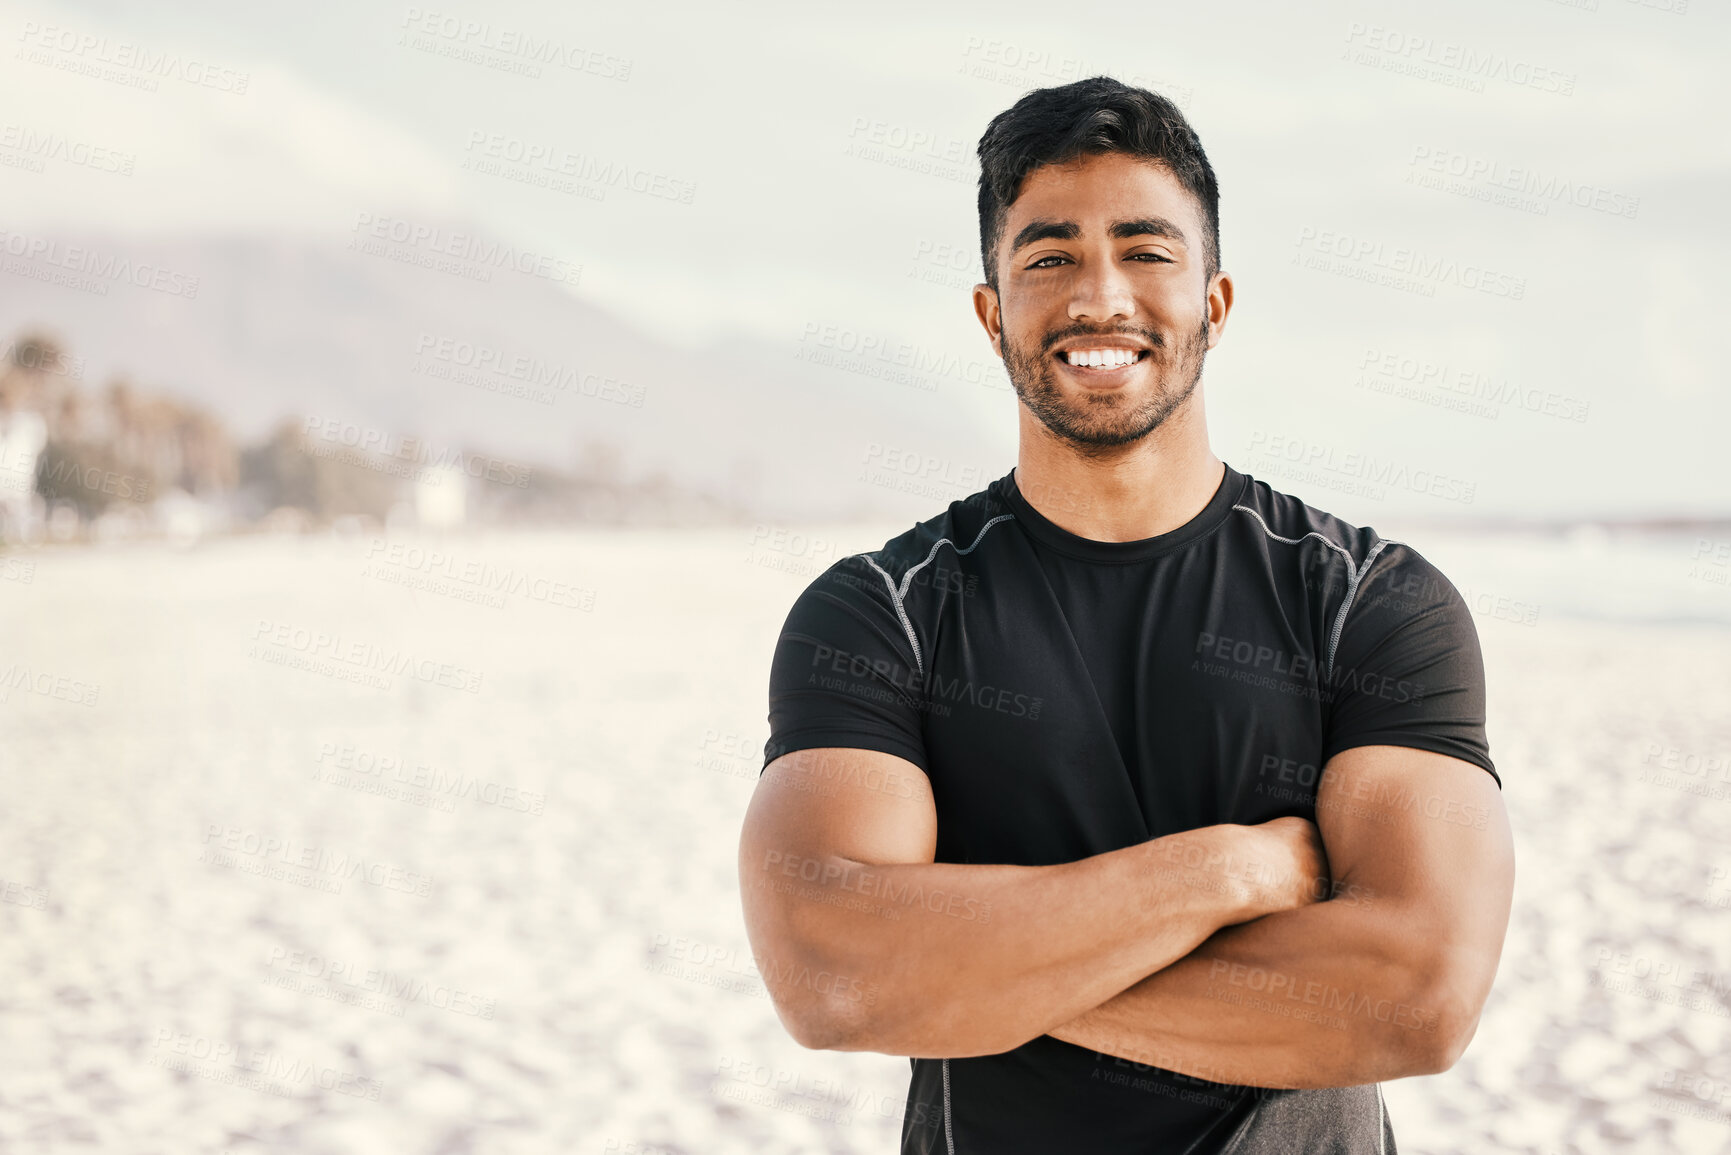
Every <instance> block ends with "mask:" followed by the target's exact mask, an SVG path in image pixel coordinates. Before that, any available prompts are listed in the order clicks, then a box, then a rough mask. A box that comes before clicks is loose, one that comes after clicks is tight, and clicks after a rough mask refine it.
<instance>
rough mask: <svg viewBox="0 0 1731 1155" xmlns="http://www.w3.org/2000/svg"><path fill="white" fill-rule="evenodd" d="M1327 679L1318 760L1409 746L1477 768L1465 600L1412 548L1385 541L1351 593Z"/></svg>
mask: <svg viewBox="0 0 1731 1155" xmlns="http://www.w3.org/2000/svg"><path fill="white" fill-rule="evenodd" d="M1352 593H1353V598H1352V601H1351V602H1350V603H1349V604H1348V606H1347V610H1346V616H1345V618H1344V620H1343V622H1342V624H1341V626H1340V637H1339V641H1338V643H1337V644H1336V646H1335V648H1334V660H1333V665H1332V667H1331V669H1330V671H1329V673H1328V678H1327V681H1328V685H1329V688H1330V692H1329V695H1328V698H1329V709H1328V721H1327V728H1326V737H1325V740H1324V749H1323V758H1324V759H1325V760H1326V759H1328V758H1332V757H1334V755H1336V754H1338V753H1340V752H1341V751H1342V750H1349V749H1351V748H1353V747H1355V746H1410V747H1413V748H1415V749H1419V750H1429V751H1432V752H1434V753H1437V754H1446V755H1448V756H1450V757H1452V758H1459V759H1461V760H1462V761H1465V762H1471V763H1473V764H1474V765H1475V766H1480V767H1482V768H1483V769H1484V770H1485V771H1487V772H1488V773H1489V774H1490V775H1491V777H1492V778H1494V779H1496V782H1497V785H1498V786H1499V787H1500V786H1501V785H1502V778H1501V777H1500V776H1499V775H1498V774H1497V770H1496V767H1495V766H1494V765H1493V764H1492V762H1491V755H1490V744H1489V742H1488V741H1487V739H1486V737H1485V669H1484V658H1483V656H1482V654H1481V653H1480V650H1479V635H1478V630H1477V629H1476V628H1475V627H1474V625H1473V619H1472V613H1471V612H1470V611H1469V609H1468V608H1467V604H1466V601H1465V599H1463V598H1462V597H1461V595H1460V593H1459V592H1458V591H1457V590H1456V589H1455V587H1454V585H1453V584H1452V583H1450V582H1449V580H1448V579H1447V578H1446V577H1444V576H1443V575H1442V572H1441V571H1440V570H1438V569H1437V568H1436V567H1435V566H1433V565H1431V564H1430V562H1428V561H1426V560H1425V559H1424V558H1423V557H1422V556H1420V555H1419V554H1418V553H1417V552H1416V551H1415V550H1413V549H1411V548H1410V547H1408V546H1406V545H1403V544H1400V543H1398V542H1390V543H1388V544H1387V545H1386V546H1385V548H1384V549H1383V551H1382V552H1381V553H1380V554H1378V555H1377V557H1376V558H1375V559H1373V561H1372V563H1371V565H1370V567H1369V569H1368V570H1367V571H1366V573H1365V576H1364V577H1363V578H1362V579H1360V581H1359V583H1358V586H1357V588H1356V589H1355V590H1353V591H1352Z"/></svg>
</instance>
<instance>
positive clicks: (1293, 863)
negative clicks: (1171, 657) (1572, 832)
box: [739, 746, 1514, 1087]
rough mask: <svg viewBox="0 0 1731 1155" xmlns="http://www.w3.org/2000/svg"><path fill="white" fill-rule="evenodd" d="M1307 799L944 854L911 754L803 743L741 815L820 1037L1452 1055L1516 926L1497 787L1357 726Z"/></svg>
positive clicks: (1264, 1078) (753, 882)
mask: <svg viewBox="0 0 1731 1155" xmlns="http://www.w3.org/2000/svg"><path fill="white" fill-rule="evenodd" d="M1316 816H1317V818H1316V824H1315V825H1314V826H1312V824H1311V823H1309V822H1307V821H1305V820H1304V819H1300V818H1281V819H1276V820H1274V821H1272V822H1267V823H1263V824H1261V825H1257V826H1237V825H1230V824H1223V825H1219V826H1209V827H1203V828H1200V829H1197V830H1191V831H1186V832H1184V833H1181V834H1173V835H1168V836H1166V837H1163V838H1157V839H1152V840H1150V841H1148V842H1143V843H1140V844H1138V845H1135V846H1129V847H1125V848H1123V849H1120V850H1115V851H1112V852H1110V853H1107V854H1100V855H1095V856H1094V857H1091V858H1085V859H1082V860H1080V861H1077V862H1070V863H1063V864H1060V865H1056V866H1040V867H1031V866H1007V865H976V864H958V863H940V862H934V861H933V858H934V856H935V853H936V846H937V814H936V809H935V807H934V806H933V802H932V794H931V788H930V784H929V782H928V781H927V779H926V776H925V775H924V774H923V773H922V772H921V771H920V770H919V768H918V767H916V766H914V765H913V764H912V763H910V762H907V761H906V760H904V759H901V758H897V757H894V756H893V755H889V754H883V753H878V752H876V751H869V750H859V749H844V748H826V749H817V750H803V751H797V752H795V753H792V754H788V755H785V756H783V757H781V758H778V759H777V760H776V761H775V762H773V763H771V764H770V766H769V767H768V768H767V769H766V770H765V771H764V774H763V777H762V779H761V780H760V782H759V785H758V788H757V792H756V794H755V795H754V796H753V798H752V802H751V806H750V808H749V810H748V811H747V814H746V819H745V825H744V830H743V833H742V836H741V839H740V854H739V870H740V893H741V897H742V901H743V904H744V909H745V921H746V933H747V936H748V937H749V939H750V941H751V947H752V952H753V954H754V956H755V957H756V959H757V963H758V969H759V971H760V973H762V975H763V976H764V982H765V985H766V986H767V988H768V990H769V993H770V997H771V998H772V999H773V1000H774V1002H775V1006H776V1010H777V1013H778V1014H779V1015H780V1016H781V1019H782V1022H783V1023H784V1024H785V1025H786V1027H787V1028H788V1031H789V1032H790V1033H791V1034H792V1035H793V1037H794V1039H795V1040H797V1041H798V1042H799V1043H801V1044H802V1045H804V1046H807V1047H812V1048H817V1049H828V1050H845V1051H878V1052H883V1053H886V1054H892V1055H910V1056H916V1057H929V1058H940V1057H949V1058H962V1057H966V1056H970V1055H989V1054H998V1053H1001V1052H1003V1051H1008V1050H1011V1049H1013V1048H1015V1047H1017V1046H1020V1045H1021V1044H1023V1043H1025V1042H1027V1041H1029V1040H1030V1039H1034V1038H1037V1037H1038V1036H1040V1035H1043V1034H1049V1035H1052V1036H1053V1037H1055V1038H1058V1039H1062V1040H1064V1041H1066V1042H1070V1043H1074V1044H1077V1045H1079V1046H1085V1047H1089V1048H1091V1049H1093V1050H1096V1051H1100V1052H1102V1053H1106V1054H1111V1055H1117V1056H1120V1057H1122V1058H1126V1059H1131V1060H1134V1061H1137V1062H1143V1063H1150V1064H1153V1065H1156V1066H1160V1067H1164V1068H1167V1069H1170V1070H1174V1071H1178V1072H1180V1073H1182V1074H1186V1075H1192V1076H1196V1077H1199V1078H1206V1079H1211V1080H1214V1081H1217V1082H1223V1083H1239V1084H1246V1085H1252V1086H1263V1087H1335V1086H1353V1085H1358V1084H1363V1083H1370V1082H1377V1081H1380V1080H1383V1079H1390V1078H1399V1077H1402V1076H1406V1075H1415V1074H1429V1073H1433V1072H1437V1071H1442V1070H1446V1069H1447V1068H1448V1067H1449V1066H1452V1065H1453V1063H1454V1062H1455V1060H1456V1059H1457V1058H1458V1057H1459V1056H1460V1053H1461V1052H1462V1051H1463V1050H1464V1049H1465V1047H1466V1045H1467V1042H1468V1041H1469V1040H1470V1039H1471V1038H1472V1034H1473V1031H1474V1029H1475V1028H1476V1026H1477V1024H1478V1016H1479V1011H1480V1009H1481V1008H1482V1007H1483V1005H1484V1000H1485V996H1486V995H1487V994H1488V993H1489V990H1490V986H1491V981H1492V979H1493V977H1494V976H1495V973H1496V966H1497V958H1498V955H1499V953H1500V951H1501V949H1502V942H1503V935H1504V932H1505V930H1506V929H1507V926H1508V916H1509V905H1510V901H1511V897H1512V891H1513V882H1514V856H1513V848H1512V840H1511V836H1510V832H1509V826H1508V819H1507V816H1506V814H1505V812H1504V809H1503V805H1502V797H1501V792H1500V791H1499V790H1498V789H1497V786H1496V784H1495V782H1493V781H1492V780H1491V777H1490V775H1488V774H1486V773H1485V772H1484V771H1483V770H1482V769H1480V768H1478V767H1477V766H1473V765H1471V764H1469V763H1466V762H1462V761H1460V760H1458V759H1454V758H1449V757H1446V756H1444V755H1440V754H1432V753H1429V752H1426V751H1422V750H1413V749H1406V748H1403V747H1394V746H1364V747H1358V748H1355V749H1350V750H1346V751H1343V752H1341V753H1340V754H1337V755H1336V756H1335V757H1333V758H1332V759H1330V760H1329V762H1328V764H1327V766H1326V767H1325V769H1324V774H1323V777H1322V781H1321V784H1320V786H1319V788H1318V792H1317V802H1316Z"/></svg>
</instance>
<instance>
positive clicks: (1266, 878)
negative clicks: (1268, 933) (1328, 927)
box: [1245, 817, 1332, 914]
mask: <svg viewBox="0 0 1731 1155" xmlns="http://www.w3.org/2000/svg"><path fill="white" fill-rule="evenodd" d="M1245 829H1246V830H1247V831H1249V832H1250V834H1251V835H1253V836H1254V841H1253V842H1252V848H1253V849H1252V850H1251V861H1252V864H1253V869H1250V870H1247V871H1246V872H1245V874H1246V875H1247V881H1248V882H1249V884H1250V888H1251V903H1252V905H1254V906H1256V907H1257V908H1258V913H1259V914H1273V913H1274V912H1275V911H1280V910H1294V909H1296V908H1298V907H1301V906H1308V905H1310V904H1311V903H1313V902H1318V901H1320V900H1322V899H1324V898H1327V897H1328V896H1329V893H1330V889H1331V886H1332V884H1331V882H1330V881H1329V874H1328V851H1327V850H1326V849H1325V848H1324V847H1323V845H1322V832H1321V831H1319V830H1317V828H1316V823H1314V822H1311V821H1310V820H1309V819H1305V818H1296V817H1293V818H1276V819H1273V820H1272V821H1269V822H1263V823H1259V824H1258V825H1256V826H1249V827H1245Z"/></svg>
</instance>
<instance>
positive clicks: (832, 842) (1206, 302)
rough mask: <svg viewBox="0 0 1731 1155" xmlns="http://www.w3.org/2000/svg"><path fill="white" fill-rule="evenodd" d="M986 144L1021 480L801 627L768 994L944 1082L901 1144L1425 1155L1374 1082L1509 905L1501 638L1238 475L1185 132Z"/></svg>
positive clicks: (934, 523)
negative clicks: (1217, 432)
mask: <svg viewBox="0 0 1731 1155" xmlns="http://www.w3.org/2000/svg"><path fill="white" fill-rule="evenodd" d="M979 155H980V164H981V176H980V197H979V203H980V236H981V251H982V258H983V261H984V266H985V270H986V283H985V284H982V285H978V286H976V287H975V289H974V306H975V310H976V312H977V313H978V315H979V318H980V322H981V324H982V325H983V326H984V327H985V330H986V333H987V335H988V336H989V337H990V338H991V341H992V345H993V348H994V349H995V350H996V351H997V352H998V353H999V355H1001V356H1002V357H1003V359H1004V364H1005V366H1006V368H1007V369H1008V371H1009V375H1010V379H1011V382H1012V383H1013V384H1014V386H1015V389H1016V394H1017V397H1018V399H1019V402H1020V405H1019V418H1020V447H1019V452H1018V455H1017V463H1016V467H1015V469H1014V470H1012V471H1011V472H1010V473H1009V474H1007V475H1006V476H1004V477H1003V478H1000V479H999V480H998V481H996V482H994V483H993V484H992V485H990V486H988V487H987V488H986V489H985V490H983V491H981V492H980V493H977V494H975V495H973V496H972V497H969V498H966V499H964V500H961V501H957V502H953V503H952V504H951V505H950V507H949V509H948V510H946V511H945V512H943V513H942V514H939V515H938V516H937V517H934V518H932V519H931V520H929V521H925V522H922V523H920V524H919V525H917V526H915V527H914V528H913V529H911V530H909V531H908V532H907V533H905V534H902V535H901V536H899V537H897V538H894V539H892V540H891V541H889V542H887V543H885V545H884V546H883V547H882V548H881V549H879V550H876V551H874V552H872V553H866V554H858V555H855V556H853V557H848V558H844V559H842V560H841V561H839V562H837V563H836V564H835V565H834V566H832V567H831V568H830V569H829V570H828V571H827V572H826V573H824V574H823V575H822V576H820V577H819V578H818V579H817V580H815V581H813V582H812V584H811V585H810V586H809V587H808V588H807V589H806V591H805V592H804V593H803V594H802V595H801V596H800V598H799V600H798V601H797V602H796V603H795V605H794V607H793V609H792V611H791V612H790V613H789V615H788V618H787V622H786V624H785V626H784V627H783V629H782V633H781V637H780V640H779V642H778V644H777V647H776V651H775V659H774V662H773V666H772V672H771V678H770V714H769V719H770V730H771V734H770V739H769V742H768V744H767V746H766V749H765V769H764V772H763V775H762V778H761V779H760V782H759V785H758V789H757V792H756V795H755V796H754V798H753V799H752V803H751V807H750V810H749V812H748V814H747V816H746V820H745V828H744V832H743V835H742V838H741V842H740V859H739V869H740V883H741V894H742V899H743V903H744V909H745V916H746V927H747V931H748V934H749V936H750V939H751V944H752V949H753V952H754V954H755V956H756V958H757V962H758V966H759V969H760V971H761V973H762V974H763V976H764V980H765V983H766V985H767V987H768V989H769V991H770V994H771V996H772V998H773V999H774V1001H775V1005H776V1009H777V1011H778V1013H779V1014H780V1015H781V1018H782V1021H783V1022H784V1023H785V1024H786V1026H787V1027H788V1029H789V1031H790V1032H791V1033H792V1034H793V1036H794V1038H795V1039H797V1040H798V1041H799V1042H800V1043H802V1044H803V1045H805V1046H808V1047H814V1048H828V1049H834V1050H864V1051H878V1052H883V1053H886V1054H892V1055H904V1056H908V1057H909V1058H910V1060H911V1063H912V1068H913V1072H912V1074H913V1077H912V1084H911V1086H910V1089H909V1094H908V1102H907V1108H906V1114H905V1116H904V1119H903V1124H902V1150H903V1151H904V1152H909V1153H911V1152H950V1153H954V1152H968V1153H974V1155H986V1153H990V1155H1005V1153H1020V1152H1039V1153H1042V1155H1049V1153H1053V1152H1089V1153H1091V1155H1110V1153H1118V1152H1124V1153H1129V1152H1137V1153H1141V1155H1145V1153H1149V1152H1174V1153H1177V1152H1184V1153H1188V1155H1203V1153H1205V1152H1228V1151H1229V1152H1232V1153H1234V1155H1250V1153H1252V1152H1264V1151H1267V1152H1275V1151H1278V1152H1297V1151H1302V1152H1324V1151H1326V1152H1353V1153H1357V1152H1390V1151H1393V1150H1394V1135H1393V1130H1392V1127H1391V1125H1390V1124H1389V1122H1388V1119H1387V1116H1386V1113H1385V1111H1384V1103H1383V1099H1382V1096H1381V1093H1380V1090H1379V1088H1378V1086H1377V1084H1378V1082H1379V1081H1381V1080H1384V1079H1391V1078H1399V1077H1402V1076H1406V1075H1414V1074H1424V1073H1430V1072H1436V1071H1441V1070H1444V1069H1446V1068H1447V1067H1449V1066H1450V1065H1452V1064H1453V1063H1454V1061H1455V1060H1456V1058H1458V1057H1459V1055H1460V1053H1461V1051H1462V1050H1463V1049H1464V1048H1465V1046H1466V1044H1467V1042H1468V1040H1469V1039H1470V1038H1471V1036H1472V1034H1473V1031H1474V1028H1475V1027H1476V1025H1477V1021H1478V1015H1479V1011H1480V1008H1481V1007H1482V1006H1483V1004H1484V1000H1485V997H1486V995H1487V993H1488V991H1489V989H1490V985H1491V980H1492V978H1493V976H1494V974H1495V972H1496V966H1497V958H1498V954H1499V952H1500V951H1501V947H1502V941H1503V935H1504V931H1505V929H1506V927H1507V922H1508V914H1509V903H1510V897H1511V892H1512V886H1513V856H1512V850H1511V838H1510V832H1509V828H1508V823H1507V819H1506V816H1505V813H1504V809H1503V806H1502V800H1501V793H1500V780H1499V779H1497V778H1496V776H1495V775H1496V772H1495V768H1494V767H1493V765H1492V762H1491V760H1490V756H1489V750H1488V746H1487V743H1486V739H1485V733H1484V697H1485V694H1484V674H1483V666H1482V661H1481V659H1480V654H1479V647H1478V639H1477V635H1476V633H1475V632H1474V629H1473V624H1472V620H1471V617H1470V615H1469V613H1468V610H1467V607H1466V605H1465V604H1464V603H1463V601H1462V600H1461V598H1460V596H1459V594H1458V593H1457V592H1456V591H1455V589H1454V587H1453V586H1452V585H1450V584H1449V582H1448V581H1447V579H1446V578H1444V577H1443V576H1442V575H1441V574H1440V573H1438V572H1437V571H1436V570H1435V569H1434V568H1433V567H1432V566H1430V565H1429V563H1427V562H1426V561H1425V560H1424V558H1422V557H1421V556H1420V555H1419V554H1418V553H1417V552H1416V551H1415V550H1413V549H1412V548H1411V547H1409V546H1407V545H1404V544H1402V543H1400V542H1396V541H1391V540H1388V539H1384V538H1381V537H1379V536H1378V535H1377V534H1376V533H1375V531H1373V530H1371V529H1368V528H1359V527H1356V526H1352V525H1349V524H1347V523H1346V522H1344V521H1341V520H1340V519H1338V518H1336V517H1333V516H1332V515H1330V514H1327V513H1324V512H1322V511H1320V510H1316V509H1313V508H1311V507H1310V506H1308V505H1305V504H1304V503H1303V502H1301V501H1300V500H1298V499H1297V498H1294V497H1291V496H1288V495H1285V494H1282V493H1278V492H1276V491H1274V490H1273V489H1271V488H1269V487H1268V486H1267V485H1266V484H1264V483H1262V482H1260V481H1257V480H1255V479H1253V478H1251V477H1248V476H1247V475H1244V474H1241V473H1239V472H1237V471H1236V470H1234V469H1232V468H1231V467H1230V466H1228V465H1226V464H1224V463H1223V462H1222V461H1221V460H1220V459H1219V458H1217V457H1216V456H1215V455H1214V454H1213V452H1212V451H1211V449H1210V448H1209V443H1208V435H1207V426H1206V422H1205V419H1204V412H1203V405H1202V389H1201V374H1202V363H1203V358H1204V356H1205V355H1206V353H1207V350H1209V349H1211V348H1213V347H1214V345H1215V344H1216V343H1217V342H1219V340H1220V339H1221V337H1222V335H1223V333H1224V332H1225V326H1226V320H1227V316H1228V314H1229V313H1230V311H1231V308H1232V300H1233V285H1232V281H1231V279H1230V277H1228V276H1227V275H1226V274H1225V273H1224V272H1222V271H1221V270H1220V259H1219V241H1218V194H1217V189H1216V184H1215V179H1214V174H1213V171H1212V169H1211V168H1210V167H1209V164H1208V160H1207V158H1206V156H1205V155H1204V153H1203V151H1202V148H1201V144H1200V142H1199V141H1198V140H1197V139H1196V136H1195V134H1194V133H1193V132H1192V130H1191V128H1190V126H1189V124H1188V123H1187V122H1186V121H1185V119H1184V117H1183V116H1182V115H1181V114H1180V113H1179V111H1178V110H1177V109H1176V108H1175V107H1174V106H1173V105H1172V104H1171V103H1170V102H1168V101H1166V100H1164V99H1163V98H1161V97H1159V96H1157V95H1155V94H1153V93H1150V92H1147V91H1145V90H1142V89H1137V88H1131V87H1128V86H1126V85H1123V84H1120V83H1118V82H1116V81H1114V80H1111V79H1108V78H1105V77H1095V78H1091V79H1088V80H1083V81H1078V82H1077V83H1074V84H1069V85H1065V86H1063V87H1059V88H1049V89H1041V90H1038V91H1035V92H1031V93H1029V94H1028V95H1026V96H1024V97H1023V98H1022V99H1021V100H1020V101H1018V102H1017V103H1016V105H1015V106H1014V107H1012V108H1011V109H1010V110H1008V111H1007V112H1005V113H1003V114H1001V115H1000V116H998V117H997V118H996V119H995V120H993V122H992V123H991V125H990V126H989V127H988V129H987V130H986V133H985V136H984V137H983V138H982V139H981V141H980V146H979ZM933 565H943V566H944V567H945V568H946V569H948V570H950V571H953V572H954V573H956V574H958V575H960V576H962V577H963V578H965V580H964V581H946V582H941V583H939V582H921V581H919V580H918V579H919V575H920V572H921V571H922V570H924V569H926V568H928V567H931V566H933ZM1397 587H1398V588H1399V589H1401V590H1403V591H1405V590H1412V589H1417V590H1420V591H1423V592H1422V593H1421V594H1419V595H1416V596H1412V597H1408V596H1404V595H1403V596H1402V597H1400V598H1393V597H1388V596H1384V595H1383V594H1379V593H1378V590H1379V588H1381V589H1388V588H1397Z"/></svg>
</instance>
